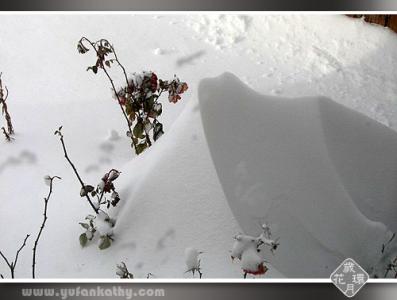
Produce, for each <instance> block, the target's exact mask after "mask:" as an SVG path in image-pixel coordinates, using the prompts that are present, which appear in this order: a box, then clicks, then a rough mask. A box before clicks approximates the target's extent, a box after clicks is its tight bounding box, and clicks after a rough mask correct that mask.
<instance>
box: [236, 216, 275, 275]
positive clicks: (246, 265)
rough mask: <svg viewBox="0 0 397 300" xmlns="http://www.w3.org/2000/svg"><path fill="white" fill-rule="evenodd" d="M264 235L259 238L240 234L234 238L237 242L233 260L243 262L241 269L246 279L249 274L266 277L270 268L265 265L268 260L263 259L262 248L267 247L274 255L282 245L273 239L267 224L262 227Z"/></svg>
mask: <svg viewBox="0 0 397 300" xmlns="http://www.w3.org/2000/svg"><path fill="white" fill-rule="evenodd" d="M261 227H262V233H261V234H260V235H259V236H258V237H253V236H250V235H245V234H238V235H236V236H235V237H234V239H235V242H234V244H233V248H232V251H231V258H232V260H234V259H238V260H240V261H241V269H242V270H243V273H244V278H246V277H247V275H248V274H251V275H255V276H256V275H264V274H265V273H266V272H267V270H268V268H267V266H266V265H265V262H267V261H266V260H264V259H263V256H262V255H261V252H262V251H263V248H262V246H267V247H269V249H270V252H271V253H272V254H274V252H275V251H276V250H277V248H278V246H279V245H280V243H279V242H278V239H276V240H274V239H272V233H271V230H270V226H269V225H267V224H263V225H261Z"/></svg>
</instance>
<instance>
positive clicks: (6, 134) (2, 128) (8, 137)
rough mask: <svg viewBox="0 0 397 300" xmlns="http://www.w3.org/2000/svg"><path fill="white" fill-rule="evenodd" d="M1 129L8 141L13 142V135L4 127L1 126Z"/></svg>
mask: <svg viewBox="0 0 397 300" xmlns="http://www.w3.org/2000/svg"><path fill="white" fill-rule="evenodd" d="M1 130H2V131H3V134H4V136H5V138H6V141H7V142H11V141H12V137H11V136H10V134H9V133H8V132H7V130H6V129H5V128H4V126H3V127H1Z"/></svg>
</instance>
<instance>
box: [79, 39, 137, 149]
mask: <svg viewBox="0 0 397 300" xmlns="http://www.w3.org/2000/svg"><path fill="white" fill-rule="evenodd" d="M83 40H84V41H86V42H87V43H89V44H90V45H91V47H92V48H93V49H94V51H95V52H96V54H97V55H98V56H99V53H98V51H97V49H96V47H95V44H94V43H93V42H91V41H90V40H89V39H88V38H86V37H82V38H81V41H83ZM103 41H106V42H107V43H109V42H108V41H107V40H103ZM109 45H110V43H109ZM110 47H111V49H112V51H113V54H114V58H115V60H116V62H117V64H118V65H119V66H120V68H121V69H122V70H123V73H124V77H125V80H126V82H127V86H129V83H128V78H127V73H126V71H125V68H124V66H123V65H122V64H121V63H120V61H119V60H118V58H117V55H116V53H115V51H114V48H113V46H110ZM100 68H101V69H102V70H103V71H104V73H105V75H106V77H107V78H108V79H109V82H110V84H111V85H112V89H113V93H114V95H115V96H116V98H117V102H118V104H119V106H120V109H121V112H122V114H123V116H124V119H125V120H126V122H127V127H128V133H129V136H130V138H131V141H132V144H133V145H134V148H135V149H136V146H137V145H136V143H135V141H134V138H133V134H132V128H131V126H132V123H131V121H130V119H129V118H128V116H127V113H126V112H125V109H124V107H123V105H122V104H121V99H120V96H119V94H118V93H117V90H116V86H115V85H114V81H113V79H112V77H111V76H110V74H109V72H108V71H107V70H106V68H105V66H104V65H103V62H102V61H100Z"/></svg>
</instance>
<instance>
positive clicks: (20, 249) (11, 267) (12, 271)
mask: <svg viewBox="0 0 397 300" xmlns="http://www.w3.org/2000/svg"><path fill="white" fill-rule="evenodd" d="M29 236H30V235H29V234H27V235H26V237H25V239H24V241H23V244H22V246H21V247H20V248H19V249H18V251H17V253H16V254H15V258H14V261H12V262H10V261H9V260H8V259H7V257H5V255H4V254H3V253H2V252H1V251H0V255H1V257H2V258H3V259H4V261H5V262H6V264H7V266H8V268H9V269H10V273H11V278H15V268H16V266H17V263H18V258H19V253H20V252H21V251H22V249H23V248H24V247H25V246H26V241H27V239H28V238H29Z"/></svg>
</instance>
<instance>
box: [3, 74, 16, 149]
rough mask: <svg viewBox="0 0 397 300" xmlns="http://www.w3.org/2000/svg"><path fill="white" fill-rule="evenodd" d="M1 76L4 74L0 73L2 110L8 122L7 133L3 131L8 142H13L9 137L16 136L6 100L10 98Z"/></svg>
mask: <svg viewBox="0 0 397 300" xmlns="http://www.w3.org/2000/svg"><path fill="white" fill-rule="evenodd" d="M1 75H2V73H0V104H1V105H2V108H1V111H2V114H3V115H4V118H5V119H6V122H7V133H6V131H5V129H3V133H4V135H6V139H7V141H11V138H10V137H9V136H11V135H13V134H14V127H13V126H12V121H11V116H10V114H9V112H8V107H7V103H6V100H7V98H8V89H7V87H6V86H5V87H4V88H3V82H2V80H1ZM4 91H5V92H4ZM3 128H4V127H3ZM7 136H8V137H7Z"/></svg>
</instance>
